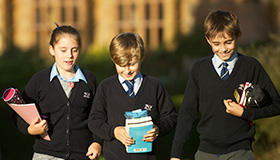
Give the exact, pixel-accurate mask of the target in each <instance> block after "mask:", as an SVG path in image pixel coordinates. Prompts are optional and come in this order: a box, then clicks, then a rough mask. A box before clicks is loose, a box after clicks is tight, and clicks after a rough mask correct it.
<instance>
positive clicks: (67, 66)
mask: <svg viewBox="0 0 280 160" xmlns="http://www.w3.org/2000/svg"><path fill="white" fill-rule="evenodd" d="M49 52H50V54H51V55H52V56H54V58H55V61H56V67H57V70H58V72H59V74H60V75H62V76H63V74H64V73H67V72H71V73H75V69H74V66H75V64H76V61H77V58H78V55H79V45H78V42H77V41H76V39H75V38H74V37H73V36H72V35H69V34H66V35H63V36H61V37H60V39H59V41H58V42H57V43H56V44H54V48H53V47H52V46H50V47H49Z"/></svg>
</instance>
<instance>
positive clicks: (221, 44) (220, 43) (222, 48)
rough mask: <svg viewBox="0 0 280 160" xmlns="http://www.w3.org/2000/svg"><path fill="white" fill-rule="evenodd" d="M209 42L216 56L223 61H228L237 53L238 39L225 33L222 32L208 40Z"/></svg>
mask: <svg viewBox="0 0 280 160" xmlns="http://www.w3.org/2000/svg"><path fill="white" fill-rule="evenodd" d="M206 40H207V42H208V43H209V45H210V46H211V48H212V51H213V53H214V54H216V55H217V56H218V57H219V58H220V59H221V60H223V61H227V60H228V59H229V58H230V57H231V56H232V55H233V54H234V51H235V46H236V38H233V37H231V36H229V35H228V34H227V33H225V32H220V33H219V34H217V36H216V37H214V38H209V39H208V38H207V37H206Z"/></svg>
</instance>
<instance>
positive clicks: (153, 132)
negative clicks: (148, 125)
mask: <svg viewBox="0 0 280 160" xmlns="http://www.w3.org/2000/svg"><path fill="white" fill-rule="evenodd" d="M158 134H159V128H158V126H157V125H154V128H153V129H151V130H150V131H148V133H147V134H146V135H145V136H144V139H143V141H146V142H153V141H154V140H155V139H156V138H157V137H158Z"/></svg>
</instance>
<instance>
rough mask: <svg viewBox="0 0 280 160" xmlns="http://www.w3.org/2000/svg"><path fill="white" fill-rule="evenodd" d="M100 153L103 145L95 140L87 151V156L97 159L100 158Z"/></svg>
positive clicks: (93, 159) (92, 159)
mask: <svg viewBox="0 0 280 160" xmlns="http://www.w3.org/2000/svg"><path fill="white" fill-rule="evenodd" d="M100 155H101V145H100V144H99V143H97V142H93V143H92V144H91V145H90V146H89V147H88V152H87V153H86V156H88V158H89V159H91V160H97V159H99V157H100Z"/></svg>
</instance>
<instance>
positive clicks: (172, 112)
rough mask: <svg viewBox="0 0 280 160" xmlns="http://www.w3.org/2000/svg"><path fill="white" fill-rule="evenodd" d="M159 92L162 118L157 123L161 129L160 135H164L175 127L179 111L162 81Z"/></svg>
mask: <svg viewBox="0 0 280 160" xmlns="http://www.w3.org/2000/svg"><path fill="white" fill-rule="evenodd" d="M158 93H160V94H159V96H158V102H159V112H160V118H159V121H158V122H157V125H158V127H159V129H160V135H159V136H164V135H166V134H168V133H170V132H171V131H172V130H173V129H174V128H175V126H176V123H177V112H176V109H175V106H174V104H173V102H172V100H171V99H170V97H169V96H168V93H167V91H166V89H165V88H164V86H163V84H162V83H159V86H158Z"/></svg>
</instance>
